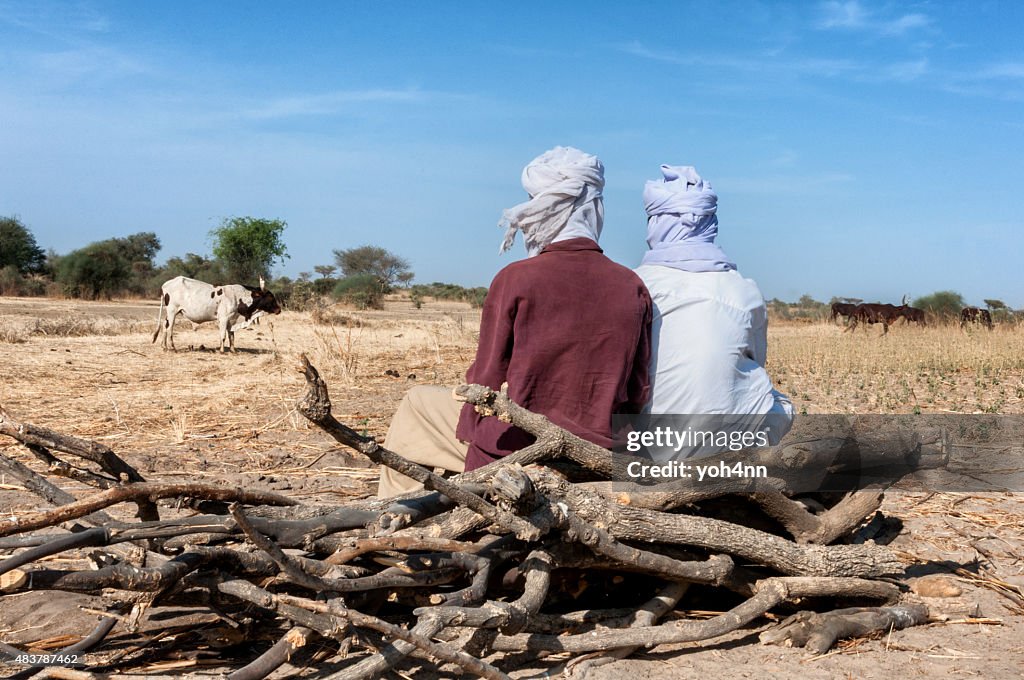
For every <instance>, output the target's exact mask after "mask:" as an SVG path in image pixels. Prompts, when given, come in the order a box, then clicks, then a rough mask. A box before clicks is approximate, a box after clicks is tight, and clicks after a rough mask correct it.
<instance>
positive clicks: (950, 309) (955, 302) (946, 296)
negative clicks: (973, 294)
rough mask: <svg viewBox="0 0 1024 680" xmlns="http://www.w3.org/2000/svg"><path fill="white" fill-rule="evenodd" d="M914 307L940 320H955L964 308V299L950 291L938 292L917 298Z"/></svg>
mask: <svg viewBox="0 0 1024 680" xmlns="http://www.w3.org/2000/svg"><path fill="white" fill-rule="evenodd" d="M913 306H914V307H917V308H918V309H923V310H924V311H926V312H928V313H930V314H933V315H935V316H937V317H939V318H940V319H946V320H948V319H955V318H958V317H959V316H960V310H961V309H963V308H964V307H965V306H966V303H965V302H964V297H963V296H962V295H961V294H960V293H957V292H956V291H952V290H940V291H937V292H935V293H932V294H931V295H926V296H924V297H919V298H917V299H916V300H914V305H913Z"/></svg>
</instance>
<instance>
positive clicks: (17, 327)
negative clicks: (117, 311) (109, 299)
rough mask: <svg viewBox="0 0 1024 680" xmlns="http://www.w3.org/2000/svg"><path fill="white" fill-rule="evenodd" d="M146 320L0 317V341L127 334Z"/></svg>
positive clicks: (140, 326) (138, 327) (134, 331)
mask: <svg viewBox="0 0 1024 680" xmlns="http://www.w3.org/2000/svg"><path fill="white" fill-rule="evenodd" d="M150 325H151V324H150V323H149V322H143V321H137V320H133V319H117V318H113V317H78V316H64V317H59V318H49V317H47V318H37V319H24V318H17V319H15V318H10V317H8V318H2V319H0V342H6V343H10V344H21V343H24V342H27V341H28V339H29V338H30V337H32V336H44V337H58V338H80V337H86V336H91V335H129V334H131V333H139V332H142V331H143V330H144V329H145V328H147V327H149V326H150Z"/></svg>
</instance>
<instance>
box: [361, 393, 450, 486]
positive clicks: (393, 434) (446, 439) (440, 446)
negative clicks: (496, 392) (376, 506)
mask: <svg viewBox="0 0 1024 680" xmlns="http://www.w3.org/2000/svg"><path fill="white" fill-rule="evenodd" d="M461 411H462V402H461V401H455V399H454V398H452V391H451V389H449V388H447V387H436V386H432V385H420V386H417V387H414V388H412V389H411V390H409V391H408V392H406V393H405V396H404V397H402V403H400V404H399V405H398V410H397V411H396V412H395V416H394V418H392V419H391V425H390V426H389V427H388V434H387V437H385V438H384V448H386V449H388V450H390V451H394V452H395V453H397V454H399V455H401V456H402V457H404V458H407V459H409V460H411V461H413V462H414V463H419V464H420V465H423V466H424V467H428V468H444V469H445V470H451V471H453V472H462V471H463V470H464V469H465V467H466V450H467V449H468V448H469V447H468V445H466V444H463V443H462V442H460V441H459V440H458V439H456V437H455V428H456V426H457V425H458V424H459V413H460V412H461ZM422 488H423V485H422V484H420V483H419V482H417V481H416V480H415V479H412V478H411V477H406V476H405V475H403V474H400V473H398V472H395V471H394V470H392V469H391V468H389V467H385V466H381V468H380V486H379V487H378V489H377V496H378V497H380V498H390V497H392V496H398V495H400V494H403V493H408V492H410V491H417V490H419V489H422Z"/></svg>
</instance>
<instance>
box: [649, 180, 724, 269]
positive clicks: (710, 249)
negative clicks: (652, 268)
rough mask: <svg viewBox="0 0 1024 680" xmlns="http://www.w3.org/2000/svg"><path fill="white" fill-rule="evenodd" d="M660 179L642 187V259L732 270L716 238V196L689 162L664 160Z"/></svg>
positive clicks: (676, 264)
mask: <svg viewBox="0 0 1024 680" xmlns="http://www.w3.org/2000/svg"><path fill="white" fill-rule="evenodd" d="M661 174H662V177H663V179H661V180H655V181H650V182H647V184H646V185H645V186H644V209H645V210H646V211H647V245H648V246H650V248H651V249H650V250H649V251H647V253H646V254H645V255H644V259H643V264H659V265H663V266H666V267H674V268H676V269H682V270H684V271H690V272H720V271H729V270H731V269H736V265H735V264H733V263H732V262H731V261H730V260H729V258H728V256H726V254H725V253H724V252H722V249H721V248H720V247H719V246H718V244H716V243H715V237H716V236H718V217H717V215H715V212H716V211H717V210H718V195H717V194H716V193H715V190H714V189H712V188H711V183H710V182H708V181H707V180H705V179H704V178H702V177H701V176H700V175H698V174H697V170H696V169H694V168H693V167H691V166H689V165H662V166H661Z"/></svg>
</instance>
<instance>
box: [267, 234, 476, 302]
mask: <svg viewBox="0 0 1024 680" xmlns="http://www.w3.org/2000/svg"><path fill="white" fill-rule="evenodd" d="M333 255H334V263H333V264H321V265H316V266H315V267H313V271H314V272H316V273H317V274H318V275H319V277H318V278H315V279H314V278H312V275H311V274H310V273H308V272H303V273H301V274H299V279H298V281H295V282H291V281H287V280H285V281H280V283H279V284H277V285H281V286H282V287H283V289H287V294H288V295H290V297H291V299H292V307H293V308H304V307H309V306H312V305H315V304H317V302H318V301H319V300H321V299H323V298H324V297H330V298H333V299H334V300H335V301H337V302H341V303H344V304H349V305H352V306H353V307H356V308H357V309H381V308H383V306H384V298H385V296H387V295H389V294H391V293H394V292H396V291H398V290H407V291H408V293H409V298H410V300H411V301H412V303H413V305H414V306H415V307H416V308H417V309H418V308H420V307H422V306H423V303H424V301H425V300H426V299H427V298H432V299H434V300H456V301H462V302H468V303H469V304H471V305H473V306H474V307H480V306H482V305H483V299H484V296H485V295H486V294H487V289H486V288H464V287H463V286H459V285H456V284H453V283H431V284H428V285H424V284H419V285H411V284H412V280H413V278H414V277H415V274H414V273H413V271H412V268H411V265H410V263H409V261H408V260H406V259H405V258H404V257H401V256H399V255H396V254H394V253H392V252H390V251H388V250H386V249H384V248H381V247H379V246H373V245H364V246H358V247H356V248H347V249H341V250H334V251H333ZM289 285H290V288H287V286H289Z"/></svg>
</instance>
